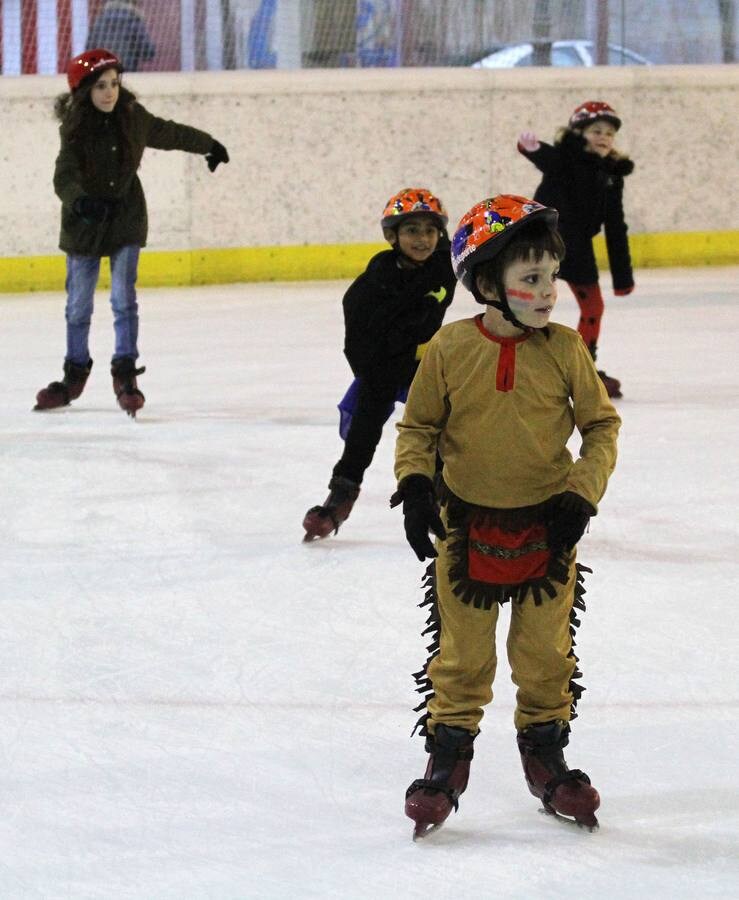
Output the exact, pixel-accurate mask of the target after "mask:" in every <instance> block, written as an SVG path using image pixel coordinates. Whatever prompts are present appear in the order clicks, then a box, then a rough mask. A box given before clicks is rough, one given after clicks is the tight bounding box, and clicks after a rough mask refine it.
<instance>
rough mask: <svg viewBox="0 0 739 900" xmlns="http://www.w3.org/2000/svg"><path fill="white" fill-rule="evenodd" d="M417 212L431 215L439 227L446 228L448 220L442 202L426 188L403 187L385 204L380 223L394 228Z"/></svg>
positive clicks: (384, 226)
mask: <svg viewBox="0 0 739 900" xmlns="http://www.w3.org/2000/svg"><path fill="white" fill-rule="evenodd" d="M419 213H426V214H428V215H431V216H433V217H434V219H435V220H436V222H437V224H438V225H439V228H446V225H447V222H448V221H449V216H448V215H447V211H446V210H445V209H444V204H443V203H442V202H441V200H439V198H438V197H435V196H434V195H433V194H432V193H431V191H429V190H428V189H427V188H403V190H402V191H398V193H397V194H394V195H393V196H392V197H391V198H390V199H389V200H388V201H387V203H386V204H385V209H384V210H383V212H382V219H381V221H380V224H381V225H382V227H383V228H396V227H397V226H398V225H400V223H401V222H402V221H404V220H405V219H406V218H407V217H408V216H416V215H418V214H419Z"/></svg>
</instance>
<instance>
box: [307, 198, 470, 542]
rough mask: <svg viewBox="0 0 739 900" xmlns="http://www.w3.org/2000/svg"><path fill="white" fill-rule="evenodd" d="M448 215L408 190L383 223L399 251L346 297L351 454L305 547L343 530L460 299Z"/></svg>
mask: <svg viewBox="0 0 739 900" xmlns="http://www.w3.org/2000/svg"><path fill="white" fill-rule="evenodd" d="M447 221H448V216H447V214H446V211H445V209H444V207H443V205H442V203H441V201H440V200H439V199H438V198H437V197H435V196H434V195H433V194H432V193H431V192H430V191H428V190H427V189H426V188H405V189H404V190H402V191H400V192H399V193H397V194H396V195H395V196H393V197H391V198H390V200H389V201H388V202H387V204H386V206H385V210H384V212H383V215H382V220H381V225H382V231H383V234H384V236H385V239H386V240H387V241H388V243H389V244H390V245H391V248H392V249H390V250H384V251H383V252H381V253H378V254H377V255H376V256H374V257H373V258H372V259H371V260H370V262H369V265H368V266H367V269H366V271H365V272H363V273H362V274H361V275H360V276H359V278H357V279H356V281H354V283H353V284H352V285H351V286H350V287H349V290H348V291H347V292H346V294H345V295H344V300H343V307H344V324H345V340H344V354H345V356H346V358H347V360H348V362H349V365H350V366H351V369H352V372H353V373H354V376H355V380H354V382H353V384H352V385H351V387H350V388H349V390H348V392H347V394H346V395H345V397H344V398H343V400H342V401H341V403H340V404H339V410H340V412H341V425H340V429H339V430H340V434H341V436H342V437H343V438H344V441H345V445H344V452H343V454H342V456H341V459H340V460H339V461H338V462H337V463H336V465H335V466H334V469H333V473H332V477H331V480H330V482H329V491H330V493H329V495H328V497H327V498H326V500H325V502H324V504H323V505H322V506H314V507H312V508H311V509H309V510H308V512H307V513H306V515H305V518H304V519H303V527H304V528H305V532H306V534H305V538H304V540H305V541H312V540H315V539H316V538H324V537H327V536H328V535H329V534H331V532H332V531H333V532H334V533H335V532H336V531H338V529H339V526H340V525H341V523H342V522H343V521H344V520H345V519H347V518H348V516H349V513H350V512H351V509H352V507H353V505H354V502H355V501H356V499H357V497H358V496H359V490H360V485H361V484H362V479H363V477H364V473H365V470H366V469H367V468H368V467H369V465H370V463H371V462H372V457H373V456H374V453H375V449H376V448H377V444H378V443H379V441H380V436H381V435H382V428H383V425H384V424H385V422H386V421H387V419H388V417H389V416H390V414H391V413H392V411H393V408H394V406H395V403H396V401H401V402H405V398H406V396H407V393H408V388H409V387H410V383H411V381H412V380H413V376H414V375H415V372H416V369H417V367H418V362H419V360H420V359H421V357H422V356H423V351H424V349H425V347H424V345H425V344H426V343H427V342H428V341H429V340H430V339H431V338H432V337H433V336H434V334H436V332H437V331H438V330H439V327H440V326H441V323H442V321H443V319H444V314H445V312H446V310H447V309H448V307H449V304H450V303H451V302H452V298H453V297H454V289H455V287H456V279H455V277H454V272H453V271H452V265H451V255H450V247H449V239H448V237H447V234H446V224H447Z"/></svg>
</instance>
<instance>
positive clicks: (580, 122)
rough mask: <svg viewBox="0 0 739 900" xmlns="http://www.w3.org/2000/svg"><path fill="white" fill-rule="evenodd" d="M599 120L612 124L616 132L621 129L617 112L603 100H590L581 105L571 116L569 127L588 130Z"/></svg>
mask: <svg viewBox="0 0 739 900" xmlns="http://www.w3.org/2000/svg"><path fill="white" fill-rule="evenodd" d="M599 119H604V120H605V121H606V122H610V123H611V125H613V127H614V128H615V129H616V131H618V129H619V128H620V127H621V119H619V117H618V116H617V115H616V110H615V109H614V108H613V107H612V106H609V105H608V104H607V103H603V101H601V100H588V101H586V102H585V103H581V104H580V105H579V106H578V107H577V109H576V110H575V111H574V112H573V113H572V115H571V116H570V121H569V126H570V128H586V127H587V126H588V125H592V124H593V122H597V121H598V120H599Z"/></svg>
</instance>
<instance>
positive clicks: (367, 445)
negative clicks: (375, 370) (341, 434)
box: [334, 382, 399, 484]
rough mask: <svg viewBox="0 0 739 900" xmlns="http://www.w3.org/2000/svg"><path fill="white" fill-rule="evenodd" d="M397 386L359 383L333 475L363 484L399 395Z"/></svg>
mask: <svg viewBox="0 0 739 900" xmlns="http://www.w3.org/2000/svg"><path fill="white" fill-rule="evenodd" d="M398 390H399V385H396V384H391V385H388V384H383V385H368V384H366V383H365V382H362V384H361V385H360V388H359V394H358V396H357V407H356V409H355V411H354V414H353V415H352V423H351V425H350V427H349V433H348V434H347V436H346V441H345V442H344V452H343V454H342V455H341V459H340V460H339V461H338V462H337V463H336V465H335V466H334V475H340V476H341V477H343V478H348V479H349V480H350V481H354V482H356V483H357V484H361V483H362V479H363V478H364V473H365V471H366V470H367V469H368V468H369V465H370V463H371V462H372V458H373V457H374V455H375V450H376V449H377V445H378V444H379V443H380V437H381V436H382V427H383V425H384V424H385V422H386V421H387V418H388V411H389V410H390V409H391V408H392V405H393V403H394V402H395V398H396V397H397V395H398Z"/></svg>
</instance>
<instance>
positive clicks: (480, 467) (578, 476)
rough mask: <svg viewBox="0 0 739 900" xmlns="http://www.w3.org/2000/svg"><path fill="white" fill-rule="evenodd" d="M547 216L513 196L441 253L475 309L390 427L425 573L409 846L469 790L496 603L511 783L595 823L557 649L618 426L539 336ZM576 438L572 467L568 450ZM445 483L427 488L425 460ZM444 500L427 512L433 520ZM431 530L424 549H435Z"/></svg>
mask: <svg viewBox="0 0 739 900" xmlns="http://www.w3.org/2000/svg"><path fill="white" fill-rule="evenodd" d="M556 221H557V213H556V211H555V210H553V209H551V208H547V207H544V206H541V205H540V204H538V203H536V202H534V201H531V200H527V199H526V198H524V197H516V196H512V195H503V196H499V197H495V198H492V199H489V200H484V201H482V202H481V203H478V204H477V205H476V206H475V207H473V208H472V209H471V210H470V212H468V213H467V215H465V216H464V217H463V218H462V220H461V221H460V223H459V225H458V227H457V229H456V232H455V234H454V236H453V239H452V261H453V265H454V270H455V273H456V275H457V278H458V279H459V280H460V281H461V282H462V283H463V284H464V285H465V287H467V288H468V289H469V290H471V291H472V293H473V295H474V296H475V299H476V300H478V302H480V303H482V304H484V305H485V306H486V311H485V312H484V313H483V314H481V315H479V316H476V317H474V318H472V319H465V320H461V321H459V322H455V323H453V324H451V325H448V326H446V327H444V328H442V329H441V330H440V331H439V333H438V334H437V335H436V337H435V338H433V339H432V341H431V343H430V344H429V347H428V350H427V352H426V355H425V356H424V359H423V361H422V362H421V365H420V367H419V370H418V373H417V375H416V378H415V380H414V382H413V385H412V386H411V391H410V394H409V396H408V402H407V405H406V410H405V416H404V418H403V421H402V422H401V423H400V424H399V425H398V431H399V435H398V442H397V452H396V466H395V471H396V476H397V478H398V491H397V493H396V494H395V496H394V498H393V505H397V504H399V503H400V502H402V503H403V513H404V516H405V530H406V536H407V538H408V542H409V543H410V545H411V547H412V548H413V550H414V551H415V552H416V555H417V556H418V558H419V559H420V560H423V559H426V558H434V557H438V558H437V559H436V560H435V563H434V564H433V567H432V570H430V572H429V576H430V577H429V581H428V584H429V592H428V595H427V602H428V603H429V604H430V605H431V609H432V612H431V616H430V618H429V625H430V628H429V629H428V632H435V633H436V635H437V636H438V638H439V641H438V644H436V643H434V644H432V647H431V650H432V655H431V658H430V659H429V662H428V663H427V664H426V666H425V667H424V669H423V670H422V671H421V672H419V673H418V675H417V681H418V683H419V691H420V692H426V691H428V694H427V696H426V700H425V701H424V703H422V704H421V707H419V709H422V708H423V707H424V706H425V707H426V712H425V714H424V715H423V716H422V718H421V720H420V722H419V724H420V725H421V726H422V733H423V734H425V735H426V736H427V741H426V746H427V750H428V752H429V753H430V758H429V762H428V766H427V769H426V773H425V776H424V778H422V779H419V780H417V781H415V782H413V784H412V785H411V787H410V788H409V789H408V793H407V798H406V814H407V815H408V816H409V817H410V818H412V819H413V820H414V821H415V822H416V831H415V835H416V836H421V835H423V834H425V833H426V832H427V831H428V830H429V829H430V828H434V827H438V826H439V825H440V824H441V823H442V822H443V821H444V820H445V819H446V817H447V816H448V815H449V812H450V811H451V810H452V808H455V809H456V807H457V801H458V798H459V795H460V794H461V793H462V792H463V791H464V789H465V787H466V786H467V778H468V774H469V766H470V761H471V759H472V753H473V741H474V739H475V737H476V735H477V733H478V731H479V722H480V719H481V718H482V715H483V710H482V707H483V706H484V705H485V704H487V703H489V702H490V701H491V699H492V696H493V694H492V682H493V678H494V675H495V668H496V662H497V661H496V658H495V625H496V621H497V617H498V610H499V605H500V604H502V603H504V602H506V601H508V600H511V601H513V608H512V615H511V627H510V631H509V635H508V657H509V662H510V664H511V669H512V677H513V680H514V682H515V684H516V685H517V686H518V693H517V709H516V713H515V726H516V729H517V732H518V746H519V750H520V752H521V757H522V762H523V767H524V772H525V775H526V781H527V784H528V786H529V789H530V791H531V792H532V793H533V794H534V795H535V796H537V797H539V798H541V799H542V800H543V803H544V807H545V809H546V810H547V811H549V812H552V813H558V814H562V815H566V816H571V817H573V818H574V819H575V820H576V821H577V822H578V823H580V824H583V825H586V826H588V827H590V828H595V827H596V826H597V820H596V818H595V815H594V813H595V810H596V809H597V808H598V805H599V798H598V793H597V791H596V790H595V789H594V788H593V787H591V786H590V782H589V779H588V777H587V776H586V775H584V774H583V773H582V772H580V771H579V770H570V769H568V768H567V765H566V763H565V762H564V758H563V756H562V748H563V747H564V746H565V745H566V744H567V740H568V735H569V724H568V723H569V721H570V719H571V718H572V717H573V715H574V713H573V707H574V704H575V702H576V700H577V697H578V696H579V693H580V692H581V690H582V689H581V688H579V687H578V686H577V684H576V683H575V681H574V679H575V678H576V677H578V676H579V674H580V673H579V672H578V670H577V657H576V656H575V654H574V651H573V641H572V635H573V633H574V627H573V626H574V625H576V624H577V620H576V617H575V612H574V608H575V607H579V608H584V606H583V603H582V599H581V595H582V593H583V589H582V574H581V569H582V567H579V566H576V563H575V549H574V548H575V545H576V543H577V542H578V540H579V539H580V537H581V536H582V534H583V532H584V531H585V528H586V527H587V524H588V521H589V519H590V517H591V516H593V515H595V514H596V511H597V504H598V502H599V501H600V499H601V497H602V496H603V493H604V492H605V489H606V483H607V480H608V477H609V475H610V474H611V472H612V470H613V467H614V465H615V461H616V436H617V433H618V428H619V425H620V419H619V417H618V415H617V413H616V411H615V409H614V408H613V405H612V404H611V402H610V401H609V399H608V396H607V394H606V391H605V388H604V386H603V384H602V382H601V380H600V378H599V377H598V373H597V371H596V369H595V366H594V364H593V361H592V358H591V355H590V353H589V352H588V349H587V347H586V346H585V344H584V343H583V341H582V338H581V337H580V336H579V335H578V334H577V332H575V331H574V330H572V329H570V328H567V327H565V326H563V325H554V324H549V317H550V315H551V312H552V309H553V308H554V305H555V303H556V299H557V289H556V285H555V277H556V273H557V270H558V268H559V262H560V259H561V258H562V256H563V253H564V247H563V244H562V240H561V238H560V237H559V234H558V232H557V231H556ZM574 428H577V429H578V431H579V432H580V434H581V436H582V446H581V449H580V455H579V458H578V459H577V460H576V461H575V460H573V459H572V456H571V455H570V453H569V451H568V450H567V446H566V445H567V441H568V439H569V437H570V435H571V434H572V432H573V430H574ZM437 450H438V451H439V453H440V455H441V457H442V459H443V460H444V468H443V485H442V486H441V488H440V489H438V488H437V491H435V490H434V485H433V481H432V479H433V478H434V472H435V460H436V453H437ZM437 496H438V497H440V499H441V506H442V509H441V514H440V513H439V510H438V508H437ZM429 530H431V531H432V532H434V534H435V535H436V536H437V538H438V540H437V542H436V548H435V547H434V546H433V545H432V543H431V541H430V539H429Z"/></svg>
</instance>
